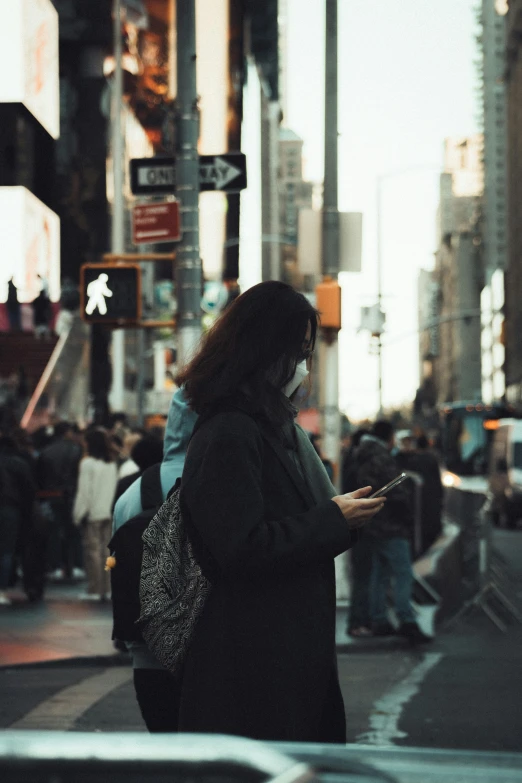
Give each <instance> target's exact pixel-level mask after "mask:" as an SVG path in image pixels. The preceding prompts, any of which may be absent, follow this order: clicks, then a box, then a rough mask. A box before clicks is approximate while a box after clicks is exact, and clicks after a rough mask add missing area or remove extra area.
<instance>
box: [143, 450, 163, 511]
mask: <svg viewBox="0 0 522 783" xmlns="http://www.w3.org/2000/svg"><path fill="white" fill-rule="evenodd" d="M160 471H161V462H158V463H157V464H156V465H152V466H151V467H150V468H147V470H146V471H144V473H143V475H142V477H141V484H140V495H141V507H142V509H144V510H145V509H148V508H155V507H156V506H161V504H162V503H163V489H162V486H161V472H160Z"/></svg>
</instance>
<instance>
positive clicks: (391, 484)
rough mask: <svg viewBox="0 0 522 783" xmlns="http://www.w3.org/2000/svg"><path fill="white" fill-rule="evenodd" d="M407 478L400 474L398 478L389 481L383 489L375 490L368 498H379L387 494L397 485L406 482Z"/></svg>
mask: <svg viewBox="0 0 522 783" xmlns="http://www.w3.org/2000/svg"><path fill="white" fill-rule="evenodd" d="M407 478H408V476H407V474H406V473H400V474H399V475H398V476H396V477H395V478H394V479H393V481H390V482H389V483H388V484H385V485H384V487H381V488H380V489H378V490H377V492H373V493H372V494H371V495H370V498H380V497H383V496H384V495H387V494H388V492H390V491H391V490H392V489H395V487H398V486H399V484H402V482H403V481H406V479H407Z"/></svg>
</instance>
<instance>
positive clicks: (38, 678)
mask: <svg viewBox="0 0 522 783" xmlns="http://www.w3.org/2000/svg"><path fill="white" fill-rule="evenodd" d="M495 539H496V547H497V549H498V550H499V552H500V554H501V555H502V556H503V557H504V559H505V560H506V561H507V568H508V570H509V574H510V576H511V578H512V581H511V590H512V592H511V593H510V596H511V598H513V599H514V600H518V605H519V606H520V604H522V558H521V554H522V537H521V535H520V532H516V531H515V532H507V531H497V532H496V534H495ZM77 592H78V588H75V587H71V588H60V587H53V588H51V589H50V590H49V595H48V600H47V601H46V603H45V604H42V605H39V606H35V605H29V604H25V603H22V600H20V602H19V603H17V604H14V605H13V606H12V607H9V608H6V609H2V610H1V614H0V639H1V644H0V663H1V665H2V668H1V669H0V726H1V727H2V728H4V729H7V728H12V729H15V728H17V729H61V730H71V731H102V732H108V731H144V730H145V729H144V726H143V722H142V720H141V716H140V714H139V710H138V707H137V705H136V702H135V699H134V693H133V686H132V670H131V667H130V665H129V660H128V657H127V656H126V655H125V654H121V653H118V652H116V651H115V650H114V648H113V646H112V642H111V641H110V638H109V637H110V626H111V618H110V608H109V606H108V605H95V604H86V603H82V602H79V601H78V600H77V599H76V595H77ZM345 612H346V610H345V609H344V608H340V609H339V610H338V643H339V644H338V650H339V673H340V680H341V686H342V690H343V694H344V700H345V706H346V716H347V726H348V730H347V742H348V743H357V744H363V745H374V746H387V745H404V746H409V747H425V748H455V749H476V750H479V749H480V750H512V751H515V750H522V712H521V710H520V684H521V673H520V649H521V645H522V626H520V625H517V624H515V623H512V624H510V626H509V628H508V631H507V633H506V634H503V633H501V632H500V631H498V630H497V628H496V627H495V626H494V625H493V624H492V623H491V621H490V620H489V619H488V618H487V617H486V616H485V615H484V614H483V613H482V612H481V611H480V610H478V609H475V610H473V611H472V612H471V613H469V614H467V615H466V616H465V617H463V618H461V619H459V620H458V621H457V622H456V623H455V624H454V625H453V626H450V627H449V628H446V629H445V630H443V631H442V632H440V633H439V634H438V636H437V638H436V640H435V641H434V643H433V644H431V645H430V646H428V647H424V648H421V649H419V650H413V651H411V650H409V649H408V648H406V647H405V643H404V642H403V641H402V640H399V639H382V640H381V639H374V640H371V639H370V640H357V641H352V640H349V639H348V637H346V636H345V635H344V625H345Z"/></svg>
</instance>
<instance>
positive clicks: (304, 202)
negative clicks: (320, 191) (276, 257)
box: [279, 128, 313, 287]
mask: <svg viewBox="0 0 522 783" xmlns="http://www.w3.org/2000/svg"><path fill="white" fill-rule="evenodd" d="M312 195H313V184H312V183H311V182H305V181H304V179H303V140H302V139H301V138H300V137H299V136H298V135H297V134H296V133H294V131H293V130H290V128H281V130H280V132H279V205H280V223H279V234H280V237H281V245H280V254H281V258H282V264H283V268H284V273H285V275H286V277H287V278H288V280H289V281H291V282H292V283H293V284H294V285H298V286H299V287H302V283H303V280H301V277H300V275H299V270H298V267H297V240H298V220H299V210H300V209H311V208H312Z"/></svg>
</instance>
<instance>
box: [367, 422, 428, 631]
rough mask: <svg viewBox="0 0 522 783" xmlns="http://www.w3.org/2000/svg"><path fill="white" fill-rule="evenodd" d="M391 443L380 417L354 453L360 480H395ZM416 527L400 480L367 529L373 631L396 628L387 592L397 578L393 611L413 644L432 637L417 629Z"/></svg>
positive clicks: (389, 432) (376, 484)
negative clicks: (412, 550) (412, 543)
mask: <svg viewBox="0 0 522 783" xmlns="http://www.w3.org/2000/svg"><path fill="white" fill-rule="evenodd" d="M393 447H394V430H393V425H392V424H391V423H390V422H388V421H377V422H376V423H375V424H374V425H373V428H372V433H371V434H370V435H364V436H363V437H362V438H361V443H360V445H359V448H358V449H357V452H356V454H355V460H356V462H357V479H358V481H362V482H365V483H370V482H371V484H372V485H373V486H374V487H375V488H376V489H379V488H380V487H382V486H384V484H387V483H388V482H389V481H391V480H392V479H394V478H395V477H396V476H397V474H398V473H400V470H399V467H398V465H397V463H396V461H395V460H394V458H393V457H392V455H391V450H392V449H393ZM412 530H413V508H412V502H411V496H410V493H409V492H408V490H407V489H406V488H405V486H404V484H401V485H399V486H397V487H395V488H394V489H393V490H392V491H391V492H390V493H389V496H388V500H387V503H386V506H385V507H384V508H383V509H382V511H380V512H379V514H377V515H376V516H375V519H374V520H373V522H372V524H371V526H369V527H368V529H367V532H368V534H369V535H371V536H372V539H373V541H372V547H373V563H372V581H371V589H370V592H371V614H372V623H373V633H374V635H376V636H386V635H390V634H394V633H395V632H396V629H395V628H394V627H393V626H392V625H391V623H390V622H389V620H388V616H387V609H386V594H387V590H388V586H389V583H390V579H393V583H394V585H393V586H394V603H395V612H396V614H397V618H398V620H399V623H400V625H399V628H398V633H399V634H400V635H403V636H405V637H407V638H408V639H409V640H410V642H411V643H421V642H426V641H429V640H430V637H428V636H426V635H425V634H424V633H423V632H422V631H421V629H420V628H419V626H418V624H417V622H416V618H415V613H414V611H413V607H412V605H411V593H412V587H413V571H412V566H411V553H410V539H411V536H412Z"/></svg>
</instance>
